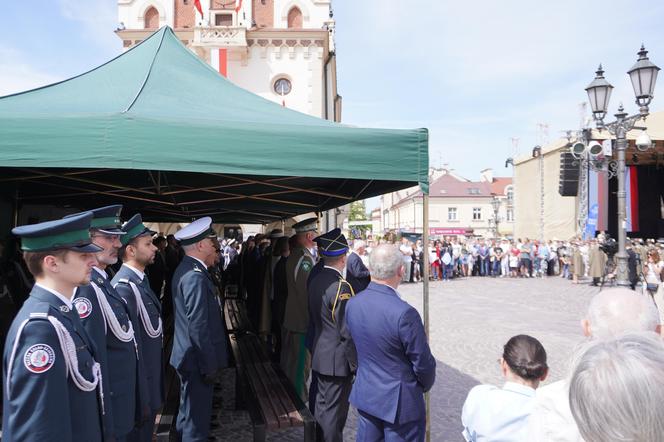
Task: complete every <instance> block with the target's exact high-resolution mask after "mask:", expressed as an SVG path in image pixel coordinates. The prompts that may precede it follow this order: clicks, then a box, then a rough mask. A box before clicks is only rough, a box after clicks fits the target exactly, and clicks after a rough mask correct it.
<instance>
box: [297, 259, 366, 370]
mask: <svg viewBox="0 0 664 442" xmlns="http://www.w3.org/2000/svg"><path fill="white" fill-rule="evenodd" d="M308 291H309V317H310V318H311V320H312V322H313V323H314V331H315V334H314V338H313V345H312V350H313V351H312V354H313V358H312V365H311V368H312V369H313V370H315V371H316V372H317V373H320V374H323V375H327V376H350V375H351V374H352V372H354V371H355V368H356V366H357V356H356V354H355V346H354V345H353V340H352V338H351V336H350V333H349V332H348V328H347V327H346V319H345V310H346V303H347V302H348V300H349V299H350V298H351V297H352V296H353V295H352V293H353V291H352V289H351V287H350V284H348V282H347V281H345V280H344V279H343V278H342V276H341V273H339V272H338V271H337V270H335V269H332V268H330V267H324V268H323V269H322V270H321V271H320V273H318V275H316V276H315V277H314V278H312V279H311V281H310V282H309V287H308Z"/></svg>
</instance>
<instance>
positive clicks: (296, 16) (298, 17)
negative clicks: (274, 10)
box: [288, 7, 302, 29]
mask: <svg viewBox="0 0 664 442" xmlns="http://www.w3.org/2000/svg"><path fill="white" fill-rule="evenodd" d="M288 28H289V29H290V28H292V29H302V11H300V8H297V7H293V8H291V10H290V11H288Z"/></svg>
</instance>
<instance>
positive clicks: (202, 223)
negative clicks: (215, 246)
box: [175, 216, 217, 246]
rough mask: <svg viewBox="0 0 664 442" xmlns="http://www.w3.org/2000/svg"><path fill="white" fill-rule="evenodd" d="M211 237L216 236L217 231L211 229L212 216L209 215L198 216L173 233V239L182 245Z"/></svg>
mask: <svg viewBox="0 0 664 442" xmlns="http://www.w3.org/2000/svg"><path fill="white" fill-rule="evenodd" d="M212 237H214V238H216V237H217V233H216V232H215V231H214V230H213V229H212V218H210V217H209V216H204V217H203V218H198V219H197V220H195V221H193V222H191V223H190V224H188V225H186V226H184V227H183V228H181V229H180V230H178V231H177V232H176V233H175V239H176V240H178V241H180V244H182V245H183V246H187V245H190V244H195V243H197V242H198V241H201V240H203V239H205V238H212Z"/></svg>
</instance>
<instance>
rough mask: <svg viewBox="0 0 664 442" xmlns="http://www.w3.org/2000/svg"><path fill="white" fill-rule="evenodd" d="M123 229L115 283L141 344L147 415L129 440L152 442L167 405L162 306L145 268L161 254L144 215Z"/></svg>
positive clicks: (142, 393) (142, 389)
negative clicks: (155, 425)
mask: <svg viewBox="0 0 664 442" xmlns="http://www.w3.org/2000/svg"><path fill="white" fill-rule="evenodd" d="M122 230H123V231H124V232H125V235H123V236H122V237H121V238H120V241H121V242H122V245H123V249H122V253H121V254H122V267H120V270H118V273H117V274H116V275H115V276H114V277H113V281H112V283H113V287H115V289H116V290H117V292H118V294H119V295H120V296H122V298H124V300H125V301H126V302H127V306H128V307H129V316H130V318H131V321H132V325H133V328H134V330H135V334H136V342H137V343H138V357H139V371H140V373H139V379H140V381H139V385H138V387H139V396H140V401H141V403H140V405H141V409H142V410H144V411H143V412H142V414H147V419H145V421H144V422H141V423H139V425H137V426H136V427H134V429H133V430H132V432H131V433H130V434H129V436H128V438H127V439H128V440H130V441H151V440H152V431H153V428H154V422H155V418H156V416H157V412H158V411H159V409H160V408H161V406H162V404H163V402H164V366H163V338H162V334H163V328H162V320H161V304H160V303H159V298H158V297H157V295H156V294H155V293H154V292H153V291H152V289H151V288H150V282H149V281H148V279H147V278H146V277H145V267H147V266H148V265H149V264H151V263H152V262H153V261H154V257H155V253H156V252H157V247H156V246H155V245H154V244H152V235H154V234H155V232H153V231H152V230H150V229H148V228H147V227H145V225H144V224H143V219H142V218H141V215H140V214H136V215H134V216H133V217H131V218H130V219H129V221H127V222H126V223H125V224H124V225H123V226H122Z"/></svg>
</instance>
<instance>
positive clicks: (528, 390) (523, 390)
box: [503, 381, 535, 397]
mask: <svg viewBox="0 0 664 442" xmlns="http://www.w3.org/2000/svg"><path fill="white" fill-rule="evenodd" d="M503 390H508V391H513V392H514V393H520V394H523V395H525V396H529V397H533V396H535V389H534V388H532V387H529V386H527V385H523V384H517V383H516V382H509V381H508V382H505V385H503Z"/></svg>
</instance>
